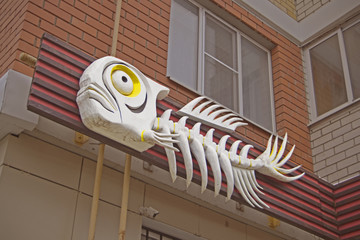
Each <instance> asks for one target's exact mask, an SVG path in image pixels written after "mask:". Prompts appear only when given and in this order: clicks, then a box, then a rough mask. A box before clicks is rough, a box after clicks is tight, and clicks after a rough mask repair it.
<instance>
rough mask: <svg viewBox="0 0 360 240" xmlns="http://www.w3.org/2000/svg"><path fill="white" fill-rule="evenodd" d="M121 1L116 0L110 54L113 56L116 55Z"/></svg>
mask: <svg viewBox="0 0 360 240" xmlns="http://www.w3.org/2000/svg"><path fill="white" fill-rule="evenodd" d="M121 3H122V0H118V2H117V4H116V12H115V21H114V29H113V38H112V44H111V56H114V57H115V55H116V48H117V40H118V35H119V24H120V13H121Z"/></svg>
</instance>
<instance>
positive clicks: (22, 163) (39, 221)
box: [0, 134, 283, 240]
mask: <svg viewBox="0 0 360 240" xmlns="http://www.w3.org/2000/svg"><path fill="white" fill-rule="evenodd" d="M0 166H1V167H0V213H1V214H0V239H11V240H18V239H28V240H32V239H34V240H35V239H36V240H39V239H52V240H57V239H59V240H60V239H61V240H66V239H69V240H70V239H73V240H81V239H87V234H88V222H89V216H90V205H91V195H92V188H93V181H94V174H95V162H94V161H92V160H89V159H87V158H84V157H82V156H80V155H78V154H75V153H71V152H69V151H67V150H64V149H62V148H59V147H57V146H54V145H52V144H49V143H47V142H44V141H42V140H39V139H36V138H34V137H31V136H29V135H26V134H21V135H20V136H19V137H15V136H11V135H9V136H7V137H6V138H5V139H3V140H2V141H1V143H0ZM122 179H123V174H122V173H121V172H119V171H117V170H114V169H112V168H108V167H105V168H104V170H103V178H102V185H101V196H100V198H101V201H100V206H99V213H98V221H97V230H96V239H107V240H108V239H114V240H115V239H117V231H118V226H119V216H120V202H121V187H122ZM141 206H152V207H153V208H155V209H157V210H159V211H160V214H159V215H158V216H157V217H156V221H159V222H162V223H166V224H168V225H171V226H174V227H176V228H178V229H181V230H184V231H186V232H188V233H192V234H196V235H197V236H201V237H204V238H206V239H214V240H215V239H247V240H255V239H269V240H280V239H283V238H280V237H277V236H275V235H272V234H270V233H268V232H265V231H262V230H260V229H258V228H255V227H253V226H249V225H247V224H245V223H243V222H240V221H237V220H234V219H233V218H230V217H228V216H225V215H221V214H219V213H217V212H215V211H212V210H210V209H208V208H205V207H204V206H202V205H200V204H197V203H194V202H191V201H189V200H186V199H184V198H180V197H178V196H176V195H173V194H170V193H169V192H166V191H164V190H161V189H159V188H157V187H156V186H153V185H150V184H148V183H145V182H144V181H141V180H138V179H134V178H132V179H131V185H130V199H129V211H128V213H129V215H128V224H127V226H128V228H127V236H126V239H132V240H133V239H140V233H141V225H142V216H141V215H140V214H139V208H140V207H141Z"/></svg>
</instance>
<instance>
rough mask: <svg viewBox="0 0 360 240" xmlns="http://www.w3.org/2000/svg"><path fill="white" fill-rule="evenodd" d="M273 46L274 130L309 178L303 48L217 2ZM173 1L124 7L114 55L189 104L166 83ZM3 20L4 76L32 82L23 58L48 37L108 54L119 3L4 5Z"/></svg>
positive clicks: (256, 136)
mask: <svg viewBox="0 0 360 240" xmlns="http://www.w3.org/2000/svg"><path fill="white" fill-rule="evenodd" d="M213 2H215V3H216V4H217V5H218V6H219V7H221V8H223V9H225V10H226V11H227V12H228V13H229V14H231V15H233V16H235V17H236V18H238V19H240V20H241V21H242V22H243V23H245V24H246V25H247V26H249V27H250V28H251V29H253V31H255V32H257V33H259V34H261V35H262V36H263V37H265V38H267V39H268V40H269V41H271V42H272V43H273V44H274V45H275V47H274V48H273V49H272V51H271V54H272V73H273V87H274V89H273V92H274V100H275V113H276V126H277V131H278V134H279V135H280V136H283V135H284V134H285V132H288V134H289V142H290V143H291V144H288V145H289V147H290V145H292V144H295V145H296V150H295V153H294V155H293V157H292V160H293V161H294V162H297V163H299V164H302V165H303V166H304V167H305V168H306V169H308V170H310V171H312V159H311V149H310V137H309V129H308V127H307V124H308V112H307V104H306V93H305V83H304V74H303V62H302V53H301V49H300V48H299V47H297V46H296V45H295V44H294V43H292V42H291V41H289V40H288V39H286V38H285V37H284V36H282V35H281V34H280V33H278V32H276V31H275V30H273V29H272V28H270V27H269V26H268V25H266V24H265V23H264V22H262V21H261V20H259V19H258V18H257V17H255V16H254V15H253V14H251V13H250V12H248V11H246V10H245V9H243V8H241V7H240V6H238V5H237V4H235V3H233V1H231V0H214V1H213ZM170 5H171V0H153V1H141V2H139V1H135V0H127V1H125V0H123V3H122V10H121V19H120V28H119V38H118V45H117V52H116V56H117V57H119V58H121V59H123V60H125V61H127V62H129V63H131V64H133V65H134V66H135V67H137V68H139V69H140V70H141V71H142V72H143V73H144V74H146V75H147V76H148V77H150V78H152V79H154V80H156V81H158V82H160V83H162V84H163V85H166V86H167V87H169V88H170V89H171V91H170V97H171V98H174V99H176V100H177V101H179V102H181V103H183V104H185V103H187V102H188V101H189V100H190V99H192V98H194V97H195V96H196V95H197V94H196V93H194V92H191V91H190V90H188V89H186V88H184V87H182V86H179V85H178V84H176V83H175V82H173V81H171V80H170V79H169V78H167V77H166V65H167V48H168V34H169V20H170V7H171V6H170ZM0 8H1V9H2V11H1V13H0V14H1V15H0V22H1V24H0V26H1V29H0V76H2V75H3V74H4V73H5V72H6V71H7V70H8V69H13V70H15V71H18V72H21V73H24V74H26V75H28V76H32V74H33V69H32V68H31V67H29V66H27V65H25V64H24V63H22V62H21V61H20V59H19V56H20V53H21V52H26V53H28V54H30V55H32V56H35V57H36V56H37V54H38V48H39V45H40V40H41V37H42V34H43V33H44V32H48V33H50V34H52V35H54V36H56V37H58V38H60V39H62V40H64V41H66V42H68V43H70V44H71V45H73V46H74V47H76V48H79V49H81V50H82V51H84V52H86V53H87V54H90V55H92V56H94V57H96V58H100V57H103V56H106V55H109V54H110V49H111V42H112V35H113V24H114V23H113V22H114V18H115V9H116V6H115V3H114V1H109V0H97V1H96V0H76V1H75V0H41V1H40V0H27V1H26V0H17V1H2V2H1V3H0ZM238 131H239V133H240V134H241V135H243V136H244V137H246V138H248V139H251V140H252V141H254V142H256V143H259V144H260V145H263V146H264V145H265V143H266V141H267V139H268V137H269V133H268V132H266V131H264V130H262V129H260V128H258V127H256V126H254V125H251V124H250V125H249V126H246V127H242V128H239V129H238Z"/></svg>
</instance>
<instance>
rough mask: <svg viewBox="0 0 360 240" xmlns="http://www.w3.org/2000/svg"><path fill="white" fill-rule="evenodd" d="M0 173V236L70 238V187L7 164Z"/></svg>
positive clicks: (16, 239)
mask: <svg viewBox="0 0 360 240" xmlns="http://www.w3.org/2000/svg"><path fill="white" fill-rule="evenodd" d="M0 174H1V175H0V193H1V194H0V213H1V214H0V239H9V240H10V239H11V240H20V239H27V240H39V239H51V240H64V239H70V238H71V233H72V225H73V219H74V214H75V206H76V195H77V194H76V192H75V191H74V190H71V189H69V188H66V187H63V186H60V185H57V184H55V183H52V182H49V181H47V180H45V179H41V178H38V177H36V176H33V175H30V174H28V173H24V172H22V171H19V170H16V169H13V168H11V167H8V166H4V167H3V171H2V172H1V173H0Z"/></svg>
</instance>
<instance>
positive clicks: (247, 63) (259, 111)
mask: <svg viewBox="0 0 360 240" xmlns="http://www.w3.org/2000/svg"><path fill="white" fill-rule="evenodd" d="M268 64H269V63H268V55H267V52H265V51H264V50H262V49H260V48H259V47H257V46H256V45H255V44H253V43H251V42H250V41H249V40H247V39H245V38H241V65H242V82H243V83H242V99H243V100H242V101H243V112H244V116H245V117H247V118H249V119H251V120H253V121H255V122H256V123H259V124H260V125H261V126H263V127H265V128H267V129H270V130H271V129H272V120H271V116H272V111H271V108H272V106H271V96H270V81H269V65H268Z"/></svg>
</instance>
